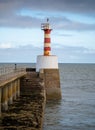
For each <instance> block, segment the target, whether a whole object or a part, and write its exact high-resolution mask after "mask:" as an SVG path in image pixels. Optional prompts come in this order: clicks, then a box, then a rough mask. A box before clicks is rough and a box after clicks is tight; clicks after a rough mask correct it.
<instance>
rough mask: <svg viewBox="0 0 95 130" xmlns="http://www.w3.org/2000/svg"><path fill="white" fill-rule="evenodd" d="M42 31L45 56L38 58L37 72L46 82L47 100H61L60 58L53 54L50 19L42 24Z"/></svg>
mask: <svg viewBox="0 0 95 130" xmlns="http://www.w3.org/2000/svg"><path fill="white" fill-rule="evenodd" d="M41 30H43V32H44V40H43V41H44V45H43V54H42V55H38V56H37V62H36V72H37V73H39V76H40V77H41V78H43V80H44V85H45V90H46V99H61V89H60V74H59V68H58V58H57V56H56V55H52V52H51V50H52V49H51V36H50V35H51V32H52V29H51V27H50V24H49V19H47V21H46V23H42V24H41Z"/></svg>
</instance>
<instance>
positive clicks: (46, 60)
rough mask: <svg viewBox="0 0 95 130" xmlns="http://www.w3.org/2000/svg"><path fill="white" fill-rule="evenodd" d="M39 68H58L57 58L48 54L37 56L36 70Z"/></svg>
mask: <svg viewBox="0 0 95 130" xmlns="http://www.w3.org/2000/svg"><path fill="white" fill-rule="evenodd" d="M40 69H58V58H57V56H55V55H50V56H43V55H38V56H37V63H36V72H39V71H40Z"/></svg>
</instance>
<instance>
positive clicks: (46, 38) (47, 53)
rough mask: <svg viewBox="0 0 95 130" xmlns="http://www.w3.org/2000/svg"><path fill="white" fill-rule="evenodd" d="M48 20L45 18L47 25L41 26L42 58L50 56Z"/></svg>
mask: <svg viewBox="0 0 95 130" xmlns="http://www.w3.org/2000/svg"><path fill="white" fill-rule="evenodd" d="M48 21H49V19H48V18H47V23H42V24H41V29H42V30H43V31H44V56H50V55H51V38H50V33H51V30H52V29H51V28H50V25H49V23H48Z"/></svg>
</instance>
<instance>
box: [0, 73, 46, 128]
mask: <svg viewBox="0 0 95 130" xmlns="http://www.w3.org/2000/svg"><path fill="white" fill-rule="evenodd" d="M0 77H1V78H0V87H2V86H4V85H6V84H7V83H8V82H11V81H13V80H15V79H17V78H19V79H20V96H19V98H16V99H14V98H13V100H14V101H13V103H11V104H9V106H8V109H7V110H6V111H3V110H2V112H1V117H0V130H42V124H43V115H44V107H45V89H44V85H43V83H44V82H43V80H42V79H41V78H39V76H38V74H37V73H36V72H35V71H33V72H27V73H26V72H25V71H17V72H12V73H11V74H8V75H6V77H5V76H4V75H2V76H0ZM1 106H2V97H1Z"/></svg>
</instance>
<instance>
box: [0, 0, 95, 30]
mask: <svg viewBox="0 0 95 130" xmlns="http://www.w3.org/2000/svg"><path fill="white" fill-rule="evenodd" d="M22 10H23V11H24V10H30V14H31V16H28V15H26V16H22V15H21V14H20V12H21V11H22ZM35 11H36V14H35V16H34V12H35ZM42 12H43V13H42ZM58 12H59V14H60V13H65V12H68V13H75V14H77V13H78V14H82V15H83V14H85V15H88V16H91V15H93V14H95V0H79V1H76V0H72V1H71V0H48V1H45V0H39V1H38V0H20V1H19V0H6V1H4V0H0V26H1V27H18V28H30V27H31V28H34V27H38V26H40V23H41V22H42V21H43V19H42V18H46V17H47V16H50V17H51V21H52V23H53V24H54V25H56V28H58V29H62V28H64V29H66V30H95V24H87V23H82V22H79V21H75V20H71V19H69V18H68V17H63V16H58V14H57V15H56V13H58ZM51 14H52V15H51ZM42 16H43V17H42ZM41 17H42V18H41Z"/></svg>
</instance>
